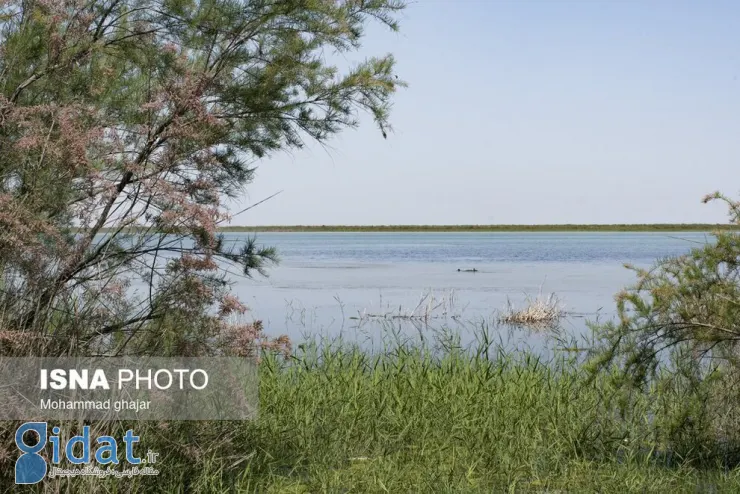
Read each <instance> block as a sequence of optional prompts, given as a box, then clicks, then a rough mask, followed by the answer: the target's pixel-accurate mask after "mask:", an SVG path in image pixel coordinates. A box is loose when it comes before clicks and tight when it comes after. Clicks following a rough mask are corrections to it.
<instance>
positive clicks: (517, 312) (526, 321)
mask: <svg viewBox="0 0 740 494" xmlns="http://www.w3.org/2000/svg"><path fill="white" fill-rule="evenodd" d="M565 315H566V314H565V309H564V308H563V305H562V303H561V301H560V299H559V298H558V297H557V295H555V294H554V293H550V294H548V295H543V294H542V291H540V293H539V294H538V295H537V296H536V297H534V298H532V297H531V296H529V295H527V297H526V301H525V304H524V306H523V307H515V306H514V305H513V304H512V303H511V300H509V299H508V298H507V300H506V308H505V309H504V310H503V312H502V313H501V314H500V315H499V317H498V321H499V322H500V323H502V324H512V325H520V326H530V327H535V328H548V327H553V326H556V325H557V324H558V323H559V322H560V320H561V319H562V318H563V317H564V316H565Z"/></svg>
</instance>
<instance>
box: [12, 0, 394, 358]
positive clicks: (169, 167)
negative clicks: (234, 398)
mask: <svg viewBox="0 0 740 494" xmlns="http://www.w3.org/2000/svg"><path fill="white" fill-rule="evenodd" d="M403 8H404V2H402V1H401V0H363V1H356V0H344V1H326V0H309V1H306V0H280V1H275V0H249V1H245V0H201V1H184V0H165V1H153V0H94V1H81V0H69V1H64V2H61V1H60V2H57V1H51V0H37V1H21V0H10V1H5V2H2V3H1V4H0V265H1V266H2V267H3V271H2V273H0V277H3V278H4V279H5V281H6V282H8V281H9V280H12V283H11V284H7V285H6V291H5V292H3V293H4V294H5V295H3V294H0V312H1V313H3V314H6V315H7V316H8V319H7V321H8V322H7V325H8V326H10V327H11V329H13V330H22V331H36V332H39V333H49V332H53V333H55V335H57V336H58V337H63V335H64V331H63V328H64V327H65V325H66V327H67V328H68V329H69V328H70V327H71V326H72V325H73V326H75V327H76V328H77V329H79V328H80V327H83V328H84V327H85V326H88V327H87V329H86V330H83V331H82V332H80V331H75V332H73V336H72V334H71V333H72V332H71V331H69V332H68V333H70V345H71V346H73V347H75V351H83V349H85V348H89V347H90V345H92V344H93V343H95V342H94V341H93V340H96V339H98V340H99V339H100V338H97V337H98V336H100V335H101V334H102V335H108V334H111V333H114V332H130V331H149V332H153V333H155V334H156V333H158V332H161V331H165V330H166V329H167V327H168V325H169V324H170V323H169V322H167V321H165V319H168V320H170V321H171V320H172V319H173V318H178V317H179V318H180V319H182V320H188V321H191V323H193V324H194V325H195V326H199V327H202V328H204V334H203V335H201V336H202V337H203V338H205V337H206V335H207V334H208V333H209V332H210V331H211V330H212V329H213V327H214V325H213V324H212V323H213V321H210V320H209V316H210V315H212V313H213V309H217V310H218V307H219V305H223V303H224V300H225V297H226V296H228V286H227V285H228V281H227V280H226V277H225V276H224V274H225V271H224V268H225V267H226V266H227V265H229V264H231V265H233V264H236V265H238V269H240V270H241V271H243V272H244V273H245V274H246V275H248V276H249V275H251V274H252V273H253V272H258V273H261V274H264V272H265V271H264V270H265V268H266V267H267V266H268V265H269V263H270V262H274V261H275V260H276V255H275V251H274V249H270V248H268V247H263V246H260V245H258V244H257V243H256V242H255V241H254V239H250V240H249V241H247V242H245V243H244V244H243V245H234V244H233V243H227V242H224V241H223V239H222V238H220V237H219V235H218V227H219V226H220V225H221V224H223V223H224V222H225V221H227V220H228V219H229V218H230V215H229V211H228V209H227V208H226V207H225V206H224V204H223V202H222V200H223V198H225V197H227V196H231V197H234V196H238V195H240V194H242V193H243V192H244V189H245V187H246V186H247V185H248V184H249V183H250V182H251V180H252V179H253V178H254V172H255V166H256V164H257V163H258V162H259V160H260V159H262V158H265V157H266V156H268V155H270V154H273V153H276V152H280V151H285V150H289V149H294V148H299V147H302V146H303V145H304V144H305V143H306V142H308V141H318V142H324V141H326V140H327V139H330V138H331V137H332V136H334V135H335V134H336V133H338V132H340V131H342V130H344V129H347V128H352V127H355V126H357V125H358V123H359V121H360V116H361V115H362V114H367V115H369V117H370V118H371V119H372V120H374V122H375V123H376V124H377V125H378V127H379V129H380V131H381V133H382V135H383V136H386V135H387V132H388V131H389V130H390V126H389V121H388V118H389V112H390V109H391V98H392V96H393V94H394V93H395V91H396V90H397V89H398V88H399V87H402V86H403V85H404V83H403V82H402V81H400V80H399V79H398V76H397V75H396V74H395V71H394V59H393V57H392V56H391V55H382V56H378V57H370V58H367V59H366V60H363V61H358V62H357V63H353V64H351V66H350V67H348V68H346V69H340V68H339V67H337V66H335V65H333V64H332V63H330V61H329V59H328V58H327V56H326V55H327V53H329V52H333V53H335V54H336V53H339V54H342V55H343V56H344V57H345V58H352V54H353V53H354V52H356V51H357V49H358V48H360V46H361V44H362V41H363V36H364V31H365V28H366V26H367V25H368V24H369V23H372V22H376V23H380V24H381V25H383V26H385V27H387V28H389V29H391V30H396V29H397V28H398V26H397V21H396V17H397V15H398V13H399V12H400V11H401V10H402V9H403ZM163 233H166V234H167V235H166V236H165V235H162V234H163ZM142 280H143V281H144V282H145V283H146V284H147V288H148V290H146V292H147V293H146V294H145V296H142V297H138V298H136V297H134V296H133V295H132V293H131V292H130V291H127V290H126V288H127V287H128V286H130V285H131V284H132V283H136V282H140V281H142ZM183 290H185V291H183ZM112 292H115V293H117V294H118V295H117V297H118V298H117V300H116V303H114V304H112V303H111V301H110V300H106V297H107V298H111V293H112ZM81 294H84V297H81ZM193 294H198V295H199V297H198V300H194V299H193ZM185 299H188V301H189V302H191V303H190V304H183V303H182V302H183V300H185ZM79 301H81V303H78V302H79ZM70 311H73V312H70ZM175 313H176V314H175ZM61 314H67V317H63V316H62V315H61ZM70 314H73V315H72V316H71V317H70ZM176 316H177V317H176ZM196 321H197V323H196ZM221 322H223V321H221ZM72 339H74V340H75V341H71V340H72ZM124 341H129V340H126V339H124Z"/></svg>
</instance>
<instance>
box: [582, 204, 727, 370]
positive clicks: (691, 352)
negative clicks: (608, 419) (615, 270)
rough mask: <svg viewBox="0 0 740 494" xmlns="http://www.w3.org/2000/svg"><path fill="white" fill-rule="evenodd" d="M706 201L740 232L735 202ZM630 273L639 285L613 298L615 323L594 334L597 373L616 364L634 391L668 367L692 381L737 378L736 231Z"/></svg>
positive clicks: (724, 233) (599, 327)
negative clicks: (725, 375) (722, 374)
mask: <svg viewBox="0 0 740 494" xmlns="http://www.w3.org/2000/svg"><path fill="white" fill-rule="evenodd" d="M710 201H720V202H723V203H724V204H726V205H727V207H728V210H729V214H730V222H731V224H732V225H734V226H737V227H740V202H738V201H735V200H733V199H731V198H729V197H727V196H724V195H722V194H720V193H714V194H711V195H708V196H706V197H705V198H704V202H710ZM687 250H688V249H687ZM632 269H634V270H635V271H636V273H637V277H638V279H637V283H636V284H635V285H634V286H633V287H631V288H629V289H627V290H624V291H623V292H621V293H619V294H618V295H617V309H618V314H619V320H618V321H617V322H611V323H608V324H604V325H601V326H597V327H596V329H597V333H596V334H597V336H598V337H599V340H600V343H601V344H600V345H597V347H596V350H597V351H596V352H595V353H594V359H593V361H592V364H593V365H594V368H595V369H599V368H602V367H603V366H605V365H610V364H613V363H617V364H619V366H620V367H621V368H622V370H623V371H624V375H623V377H627V378H628V382H629V383H631V384H634V383H637V384H644V383H645V382H647V381H649V380H650V379H651V378H654V377H655V376H656V371H658V370H660V369H669V365H668V364H671V366H672V368H671V369H669V370H672V371H678V372H679V373H680V374H683V375H686V376H687V377H692V378H697V377H698V378H701V376H703V375H707V372H709V373H713V372H714V371H716V370H717V369H723V370H725V371H728V370H729V371H731V372H732V373H736V372H737V371H738V370H740V234H739V233H738V230H737V229H727V230H722V231H719V232H716V233H714V234H713V239H712V241H710V242H707V243H706V244H703V245H701V246H698V247H695V248H693V249H691V251H690V252H689V253H687V254H686V255H681V256H675V257H669V258H667V259H663V260H660V261H658V262H657V263H656V264H655V265H654V266H653V267H652V268H651V269H640V268H634V267H633V268H632ZM670 357H672V358H670ZM661 364H663V365H661ZM687 373H688V374H687Z"/></svg>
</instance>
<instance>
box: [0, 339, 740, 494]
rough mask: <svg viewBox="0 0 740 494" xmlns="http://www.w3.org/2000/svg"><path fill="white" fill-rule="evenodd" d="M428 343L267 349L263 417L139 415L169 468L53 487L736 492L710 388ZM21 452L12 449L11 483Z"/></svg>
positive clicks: (49, 484)
mask: <svg viewBox="0 0 740 494" xmlns="http://www.w3.org/2000/svg"><path fill="white" fill-rule="evenodd" d="M431 348H432V346H427V347H419V346H412V347H408V346H404V345H397V346H396V347H394V348H388V349H387V350H386V351H385V352H382V353H380V354H378V355H372V356H371V355H368V354H366V353H363V352H361V351H359V350H357V349H353V348H351V347H347V346H344V347H340V346H334V347H327V348H324V349H323V350H317V349H316V348H315V347H310V348H308V349H305V350H303V351H302V353H301V354H300V355H298V356H297V357H296V358H295V359H293V360H291V361H289V362H285V361H283V360H282V359H281V358H278V357H268V358H266V359H265V360H264V361H263V363H262V365H261V389H260V395H261V403H260V417H259V418H258V419H257V420H256V421H254V422H242V423H233V422H231V423H225V422H222V423H203V422H200V423H193V422H190V423H172V424H168V425H166V426H163V425H162V424H157V425H154V424H151V423H136V424H132V425H133V426H134V427H135V428H136V429H137V432H139V433H140V434H141V436H142V445H143V446H145V447H151V448H152V449H154V450H155V451H159V452H161V455H162V457H161V459H160V461H159V462H158V468H159V469H160V471H161V473H160V476H159V477H154V478H136V477H134V478H130V479H110V478H109V479H66V480H56V481H46V483H45V489H46V491H47V492H92V490H91V489H93V488H94V490H95V492H118V493H123V492H213V493H221V492H288V493H291V492H293V493H309V492H311V493H316V492H378V493H380V492H504V491H508V492H619V493H625V492H669V491H670V492H676V493H679V492H738V490H740V471H738V470H735V469H733V468H732V467H733V466H734V457H733V455H732V453H731V451H730V450H729V449H728V447H727V443H726V442H724V443H722V445H721V446H720V441H718V438H717V437H716V435H715V434H714V432H713V431H715V430H717V429H716V427H717V426H721V425H722V424H724V422H722V423H721V421H722V420H723V418H724V415H723V413H724V411H723V410H722V409H721V407H720V409H717V407H716V403H711V400H709V399H708V398H706V396H709V395H711V393H708V394H706V393H705V392H707V391H708V390H706V389H705V390H700V392H697V391H696V390H694V391H691V390H689V389H688V388H683V387H681V386H680V385H671V386H668V385H666V383H662V384H659V383H656V385H655V386H654V387H652V388H649V389H646V390H644V391H643V392H640V393H636V394H632V395H630V396H628V397H627V396H624V395H621V394H620V393H618V392H617V391H616V388H614V387H612V385H611V384H610V380H609V378H608V377H609V376H602V377H600V378H598V379H596V380H589V379H588V375H587V374H586V373H585V372H584V370H583V369H582V367H581V366H580V365H579V364H578V363H577V362H576V361H575V360H571V359H566V358H560V359H556V360H553V361H549V362H543V361H541V360H539V359H538V358H537V357H536V356H535V355H532V354H527V353H518V354H507V353H504V352H502V351H498V350H496V349H495V348H488V347H487V348H483V347H481V350H480V351H477V352H472V353H471V352H462V351H459V350H456V349H455V347H454V345H452V346H450V345H447V346H446V347H445V348H444V349H443V350H442V351H441V352H440V351H439V347H436V348H437V351H436V352H434V356H433V354H432V352H431V351H430V350H431ZM674 384H675V383H674ZM703 393H704V394H703ZM625 405H626V406H625ZM687 417H690V418H691V419H692V422H691V425H690V426H688V425H686V424H687V423H688V422H687V420H686V418H687ZM725 425H726V424H725ZM117 426H118V427H122V424H118V425H117ZM723 430H725V433H726V432H727V429H726V428H725V429H723ZM10 433H12V431H11V428H10V427H8V428H6V429H5V434H4V436H5V437H4V438H3V442H7V441H8V440H11V437H10V436H9V434H10ZM14 458H15V456H14V455H12V454H11V455H6V456H5V457H3V455H0V471H1V472H2V473H3V475H4V476H5V479H2V478H0V483H2V482H1V481H3V480H7V479H8V476H9V475H10V474H11V472H12V460H14ZM38 490H41V489H40V488H38Z"/></svg>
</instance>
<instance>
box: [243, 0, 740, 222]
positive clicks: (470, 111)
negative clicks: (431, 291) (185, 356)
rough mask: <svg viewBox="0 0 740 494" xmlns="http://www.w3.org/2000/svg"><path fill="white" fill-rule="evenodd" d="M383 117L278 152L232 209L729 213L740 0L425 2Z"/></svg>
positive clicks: (427, 218)
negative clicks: (706, 199) (385, 124)
mask: <svg viewBox="0 0 740 494" xmlns="http://www.w3.org/2000/svg"><path fill="white" fill-rule="evenodd" d="M385 53H393V54H394V56H395V57H396V59H397V71H398V74H399V76H400V78H401V79H403V80H405V81H406V82H408V84H409V86H408V88H405V89H402V90H401V91H400V92H399V93H397V95H396V97H395V99H394V107H393V113H392V116H391V123H392V125H393V127H394V132H393V133H392V134H390V135H389V136H388V139H383V138H382V136H381V134H380V132H379V131H378V129H377V127H376V126H374V125H373V123H372V121H369V120H364V121H363V124H362V125H361V126H360V128H358V129H356V130H347V131H344V132H343V133H342V134H341V135H339V136H337V137H336V138H333V139H332V140H331V141H329V142H328V144H327V146H326V147H322V146H319V145H311V146H309V147H308V148H306V149H303V150H300V151H294V152H291V153H281V154H277V155H275V156H273V157H271V158H269V159H267V160H264V161H262V162H260V163H258V170H257V174H256V177H255V180H254V183H253V184H251V185H250V186H249V187H248V189H247V193H246V195H245V196H244V198H243V199H242V200H240V201H238V203H237V204H234V205H233V207H234V208H235V210H239V209H241V208H243V207H246V206H248V205H250V204H253V203H255V202H257V201H260V200H261V199H264V198H265V197H267V196H270V195H271V194H274V193H276V192H278V191H282V192H281V193H280V195H278V196H276V197H275V198H273V199H271V200H269V201H267V202H265V203H263V204H261V205H259V206H257V207H255V208H253V209H251V210H249V211H248V212H246V213H243V214H240V215H237V216H236V217H235V218H234V220H233V221H232V223H231V224H232V225H373V224H375V225H379V224H383V225H392V224H440V225H442V224H563V223H594V224H609V223H717V222H719V223H722V222H725V221H726V220H727V214H726V208H724V207H723V206H721V205H720V204H709V205H703V204H701V198H702V197H703V196H704V195H705V194H707V193H710V192H713V191H715V190H721V191H722V192H725V193H727V194H728V195H731V196H733V197H738V194H739V193H740V2H734V1H728V2H721V1H717V0H713V1H711V2H701V1H698V0H697V1H694V2H680V1H668V0H666V1H659V0H645V1H629V0H622V1H606V0H591V1H587V0H583V1H571V2H565V1H557V0H541V1H527V0H518V1H495V0H490V1H486V0H482V1H474V0H457V1H453V0H420V1H417V2H415V3H412V4H410V5H409V7H408V8H407V9H406V10H405V11H404V13H403V14H402V17H401V25H400V32H398V33H392V32H390V31H388V30H387V29H382V28H378V27H373V28H371V29H368V32H367V38H366V39H365V42H364V46H363V49H362V50H361V51H360V52H359V53H356V54H352V55H348V56H345V57H344V58H345V59H346V60H347V62H348V63H352V62H354V61H360V60H362V59H364V58H365V57H367V56H373V55H383V54H385Z"/></svg>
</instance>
